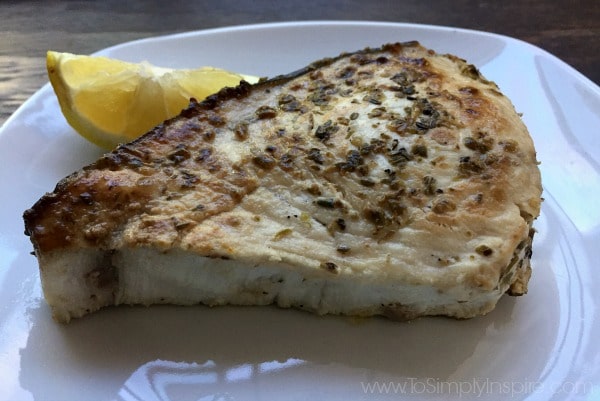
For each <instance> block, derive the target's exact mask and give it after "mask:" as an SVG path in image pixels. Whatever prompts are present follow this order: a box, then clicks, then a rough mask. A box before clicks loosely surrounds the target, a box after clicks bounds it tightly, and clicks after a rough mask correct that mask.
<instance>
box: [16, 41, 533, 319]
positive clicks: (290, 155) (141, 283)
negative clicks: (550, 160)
mask: <svg viewBox="0 0 600 401" xmlns="http://www.w3.org/2000/svg"><path fill="white" fill-rule="evenodd" d="M537 164H538V163H537V161H536V155H535V150H534V146H533V143H532V140H531V138H530V136H529V134H528V132H527V129H526V128H525V126H524V124H523V123H522V121H521V119H520V117H519V115H518V114H517V113H516V112H515V110H514V107H513V105H512V104H511V102H510V101H509V100H508V99H507V98H506V97H505V96H503V95H502V94H501V93H500V92H499V90H498V87H497V86H496V85H495V84H494V83H493V82H490V81H488V80H486V79H485V78H483V77H482V76H481V74H480V73H479V72H478V70H477V69H476V68H475V67H474V66H472V65H469V64H467V63H466V62H465V61H464V60H461V59H459V58H457V57H455V56H451V55H440V54H436V53H434V52H433V51H430V50H427V49H425V48H423V47H422V46H421V45H419V44H418V43H416V42H409V43H397V44H390V45H385V46H383V47H381V48H378V49H366V50H363V51H359V52H356V53H352V54H342V55H341V56H338V57H336V58H332V59H326V60H322V61H318V62H316V63H314V64H312V65H310V66H308V67H307V68H304V69H302V70H300V71H298V72H296V73H292V74H290V75H288V76H281V77H277V78H274V79H271V80H267V81H264V82H261V83H258V84H256V85H253V86H251V85H249V84H247V83H245V82H242V83H241V84H240V85H239V86H238V87H236V88H225V89H223V90H221V91H220V92H219V93H217V94H215V95H213V96H211V97H209V98H208V99H206V100H205V101H203V102H200V103H198V102H195V101H192V102H191V104H190V106H189V107H188V108H187V109H186V110H184V111H183V112H182V113H181V115H179V116H178V117H176V118H173V119H171V120H168V121H166V122H164V123H163V124H161V125H159V126H157V127H156V128H155V129H153V130H152V131H151V132H149V133H147V134H146V135H144V136H143V137H141V138H140V139H138V140H135V141H134V142H131V143H129V144H125V145H121V146H119V147H118V148H117V149H115V150H114V151H112V152H110V153H108V154H106V155H104V156H103V157H102V158H100V159H99V160H98V161H96V162H95V163H93V164H91V165H89V166H87V167H84V168H83V169H82V170H80V171H77V172H75V173H73V174H72V175H70V176H68V177H66V178H65V179H63V180H62V181H60V182H59V183H58V185H57V186H56V189H55V190H54V192H52V193H48V194H46V195H44V196H43V197H42V198H41V199H40V200H39V201H38V202H37V203H36V204H35V205H34V206H33V207H32V208H31V209H29V210H27V211H26V212H25V214H24V219H25V226H26V233H27V234H28V235H29V236H30V237H31V241H32V243H33V245H34V249H35V255H36V256H37V259H38V261H39V267H40V272H41V280H42V284H43V290H44V295H45V298H46V300H47V302H48V304H49V305H50V306H51V308H52V312H53V316H54V318H55V319H56V320H58V321H60V322H68V321H69V320H70V319H71V318H74V317H80V316H83V315H85V314H87V313H89V312H92V311H95V310H97V309H99V308H101V307H104V306H107V305H119V304H143V305H150V304H157V303H168V304H181V305H191V304H198V303H202V304H206V305H224V304H235V305H267V304H276V305H278V306H280V307H295V308H300V309H304V310H307V311H312V312H316V313H318V314H343V315H351V316H371V315H384V316H387V317H390V318H392V319H401V320H403V319H412V318H415V317H418V316H424V315H446V316H452V317H456V318H469V317H473V316H476V315H479V314H485V313H487V312H489V311H490V310H492V309H493V308H494V306H495V305H496V303H497V301H498V299H499V298H500V297H501V296H502V295H503V294H504V293H506V292H508V293H509V294H512V295H520V294H523V293H525V292H526V290H527V282H528V279H529V275H530V265H529V260H530V257H531V242H532V237H533V232H534V230H533V229H532V222H533V221H534V219H535V218H536V217H537V216H538V214H539V212H540V203H541V198H540V196H541V183H540V172H539V169H538V166H537Z"/></svg>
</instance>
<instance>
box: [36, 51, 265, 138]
mask: <svg viewBox="0 0 600 401" xmlns="http://www.w3.org/2000/svg"><path fill="white" fill-rule="evenodd" d="M46 67H47V70H48V77H49V78H50V83H51V84H52V87H53V89H54V92H55V93H56V96H57V98H58V102H59V104H60V108H61V110H62V113H63V114H64V116H65V118H66V120H67V122H68V123H69V124H70V125H71V126H72V127H73V128H74V129H75V130H76V131H77V132H78V133H79V134H80V135H81V136H83V137H84V138H86V139H88V140H89V141H91V142H93V143H95V144H96V145H99V146H101V147H103V148H106V149H111V148H113V147H115V146H116V145H118V144H119V143H124V142H129V141H131V140H133V139H135V138H137V137H138V136H140V135H142V134H144V133H146V132H147V131H149V130H150V129H152V128H153V127H155V126H156V125H157V124H159V123H161V122H163V121H164V120H166V119H168V118H171V117H174V116H176V115H177V114H179V112H180V111H181V110H182V109H184V108H185V107H186V106H187V105H188V104H189V101H190V98H192V97H193V98H195V99H197V100H202V99H204V98H205V97H207V96H209V95H211V94H213V93H215V92H217V91H218V90H219V89H221V88H223V87H225V86H237V85H238V84H239V83H240V81H241V80H242V79H244V80H246V81H247V82H250V83H254V82H257V81H258V77H254V76H250V75H243V74H237V73H234V72H230V71H226V70H222V69H219V68H214V67H202V68H198V69H188V70H183V69H171V68H162V67H156V66H153V65H151V64H149V63H147V62H142V63H128V62H124V61H121V60H116V59H112V58H107V57H93V56H84V55H76V54H71V53H61V52H54V51H49V52H48V53H47V55H46Z"/></svg>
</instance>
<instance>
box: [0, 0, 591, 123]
mask: <svg viewBox="0 0 600 401" xmlns="http://www.w3.org/2000/svg"><path fill="white" fill-rule="evenodd" d="M316 19H320V20H325V19H327V20H370V21H389V22H412V23H422V24H434V25H445V26H455V27H461V28H470V29H477V30H483V31H489V32H495V33H500V34H504V35H508V36H512V37H515V38H519V39H522V40H525V41H527V42H530V43H532V44H534V45H537V46H539V47H541V48H543V49H545V50H547V51H549V52H550V53H553V54H554V55H556V56H558V57H559V58H561V59H562V60H564V61H566V62H567V63H569V64H570V65H572V66H573V67H575V68H576V69H577V70H579V71H580V72H581V73H583V74H584V75H586V76H587V77H588V78H590V79H591V80H592V81H594V82H595V83H596V84H600V1H599V0H571V1H568V2H567V1H559V0H555V1H553V0H485V1H470V0H451V1H449V0H397V1H392V0H389V1H376V0H322V1H319V0H303V1H295V0H293V1H292V0H280V1H272V0H252V1H247V0H218V1H193V0H168V1H159V0H154V1H146V0H128V1H121V0H107V1H51V0H48V1H43V2H40V1H23V0H14V1H7V0H3V1H2V2H1V3H0V21H2V22H1V23H0V38H1V39H0V124H2V123H4V121H6V119H7V118H8V117H9V116H10V114H11V113H13V112H14V111H15V110H16V109H17V108H18V107H19V106H20V105H21V104H22V103H23V102H24V101H25V100H27V98H29V96H31V95H32V94H33V93H34V92H35V91H36V90H38V89H39V88H40V87H41V86H42V85H43V84H44V83H46V82H47V78H46V70H45V53H46V50H48V49H52V50H57V51H69V52H73V53H82V54H86V53H92V52H94V51H96V50H100V49H102V48H104V47H108V46H111V45H114V44H117V43H120V42H124V41H129V40H133V39H138V38H144V37H150V36H156V35H164V34H169V33H175V32H183V31H190V30H199V29H207V28H214V27H219V26H228V25H240V24H252V23H264V22H275V21H299V20H316Z"/></svg>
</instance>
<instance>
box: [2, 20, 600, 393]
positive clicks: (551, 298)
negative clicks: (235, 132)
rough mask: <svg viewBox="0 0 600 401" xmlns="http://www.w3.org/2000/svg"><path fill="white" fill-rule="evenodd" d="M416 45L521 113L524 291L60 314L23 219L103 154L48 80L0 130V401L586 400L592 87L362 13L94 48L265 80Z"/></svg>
mask: <svg viewBox="0 0 600 401" xmlns="http://www.w3.org/2000/svg"><path fill="white" fill-rule="evenodd" d="M414 39H416V40H419V41H420V42H422V43H423V44H424V45H425V46H427V47H430V48H433V49H435V50H437V51H438V52H444V53H445V52H447V53H453V54H456V55H459V56H461V57H462V58H465V59H467V60H469V61H470V62H472V63H474V64H476V65H478V66H479V67H480V69H481V70H482V72H483V74H484V75H486V76H487V77H488V78H489V79H492V80H494V81H495V82H496V83H497V84H498V85H499V86H500V88H501V90H502V91H503V92H504V93H505V94H506V95H507V96H509V97H510V98H511V99H512V100H513V102H514V104H515V106H516V108H517V110H518V111H519V112H522V113H523V119H524V121H525V123H526V124H527V126H528V127H529V130H530V132H531V135H532V136H533V138H534V141H535V143H536V147H537V150H538V159H539V160H540V161H541V163H542V164H541V169H542V176H543V182H544V189H545V193H544V198H545V202H544V204H543V208H542V215H541V216H540V218H539V219H538V220H537V221H536V224H535V226H536V228H537V230H538V234H537V236H536V238H535V245H534V254H533V261H532V264H533V269H534V272H533V277H532V280H531V283H530V290H529V294H527V295H526V296H524V297H521V298H510V297H504V298H503V299H502V300H501V301H500V303H499V304H498V307H497V308H496V309H495V310H494V311H493V312H491V313H490V314H488V315H487V316H484V317H481V318H475V319H471V320H466V321H456V320H450V319H444V318H426V319H418V320H416V321H413V322H411V323H394V322H390V321H387V320H385V319H368V320H361V321H357V320H352V319H347V318H339V317H318V316H313V315H311V314H307V313H304V312H300V311H293V310H279V309H276V308H271V307H244V308H241V307H240V308H238V307H222V308H213V309H211V308H207V307H202V306H198V307H165V306H161V307H152V308H142V307H119V308H108V309H105V310H102V311H100V312H98V313H95V314H92V315H90V316H88V317H86V318H83V319H79V320H75V321H73V322H72V323H71V324H69V325H60V324H57V323H55V322H53V321H52V319H51V318H50V313H49V309H48V307H47V306H46V304H45V302H44V300H43V297H42V294H41V288H40V282H39V276H38V271H37V263H36V260H35V258H34V257H33V256H31V255H30V254H29V252H30V251H31V245H30V243H29V240H28V239H27V237H25V236H24V235H23V224H22V219H21V215H22V213H23V211H24V210H25V209H26V208H28V207H30V206H31V205H32V204H33V203H34V202H35V201H36V200H37V199H38V198H39V197H40V196H41V195H42V194H43V193H44V192H46V191H50V190H52V189H53V186H54V185H55V183H56V182H57V181H58V180H59V179H61V178H62V177H64V176H66V175H67V174H69V173H70V172H72V171H74V170H76V169H78V168H80V167H81V166H83V165H85V164H87V163H89V162H91V161H93V160H95V159H96V158H97V157H98V156H99V155H100V154H101V151H100V150H99V149H98V148H96V147H95V146H94V145H91V144H88V143H86V142H85V141H84V140H83V139H80V138H79V137H78V136H77V135H75V134H74V132H73V131H72V129H71V128H70V127H69V126H68V125H67V123H66V122H65V121H64V119H63V117H62V114H61V113H60V110H59V107H58V104H57V101H56V99H55V97H54V94H53V92H52V89H51V88H50V87H49V86H48V85H46V86H44V87H43V88H42V89H41V90H40V91H39V92H38V93H36V94H35V95H34V96H33V97H32V98H31V99H30V100H29V101H27V102H26V103H25V104H24V105H23V106H22V107H21V108H20V109H19V110H18V111H17V112H16V113H15V114H14V115H13V116H12V117H11V118H10V119H9V120H8V121H7V122H6V123H5V125H4V126H3V127H2V128H1V129H0V160H1V161H2V164H3V165H2V169H1V170H0V182H1V183H2V189H1V190H0V205H1V207H0V222H1V223H0V400H22V401H27V400H82V399H86V400H87V399H90V400H92V399H93V400H148V401H153V400H264V399H272V400H299V399H306V400H308V399H311V400H312V399H328V400H338V399H339V400H349V399H352V400H379V399H383V400H387V399H399V398H403V397H406V398H410V399H416V400H421V399H427V400H429V399H440V400H453V399H457V400H458V399H461V400H471V399H482V398H484V399H492V400H504V399H515V400H521V399H531V400H550V399H552V400H566V399H569V400H570V399H586V400H592V399H598V398H599V397H600V345H599V343H598V338H600V319H599V318H598V305H599V303H600V275H599V274H598V272H597V271H595V270H594V268H595V267H597V266H598V261H597V259H596V258H597V257H596V256H595V251H596V250H597V249H598V247H599V246H600V208H598V207H596V204H597V202H598V199H600V89H599V88H598V87H597V86H596V85H594V84H593V83H592V82H590V81H589V80H587V79H586V78H584V77H583V76H582V75H581V74H579V73H578V72H576V71H575V70H573V69H572V68H571V67H569V66H567V65H566V64H564V63H563V62H561V61H560V60H558V59H556V58H555V57H553V56H552V55H550V54H548V53H546V52H544V51H542V50H540V49H538V48H535V47H533V46H530V45H528V44H526V43H523V42H520V41H517V40H514V39H511V38H507V37H502V36H497V35H492V34H487V33H481V32H473V31H465V30H459V29H452V28H441V27H432V26H419V25H405V24H389V23H369V22H303V23H286V24H268V25H256V26H243V27H232V28H223V29H217V30H210V31H202V32H192V33H188V34H181V35H175V36H167V37H160V38H152V39H147V40H142V41H137V42H132V43H126V44H123V45H119V46H116V47H113V48H109V49H106V50H103V51H101V52H99V53H101V54H103V55H108V56H111V57H116V58H122V59H125V60H130V61H141V60H149V61H150V62H153V63H155V64H157V65H163V66H167V67H194V66H201V65H214V66H218V67H222V68H226V69H231V70H234V71H238V72H243V73H247V74H255V75H262V76H265V75H266V76H273V75H276V74H280V73H286V72H289V71H292V70H295V69H297V68H300V67H303V66H304V65H306V64H308V63H309V62H311V61H313V60H316V59H318V58H321V57H325V56H330V55H335V54H337V53H339V52H342V51H352V50H357V49H360V48H363V47H365V46H378V45H381V44H383V43H386V42H392V41H406V40H414Z"/></svg>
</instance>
